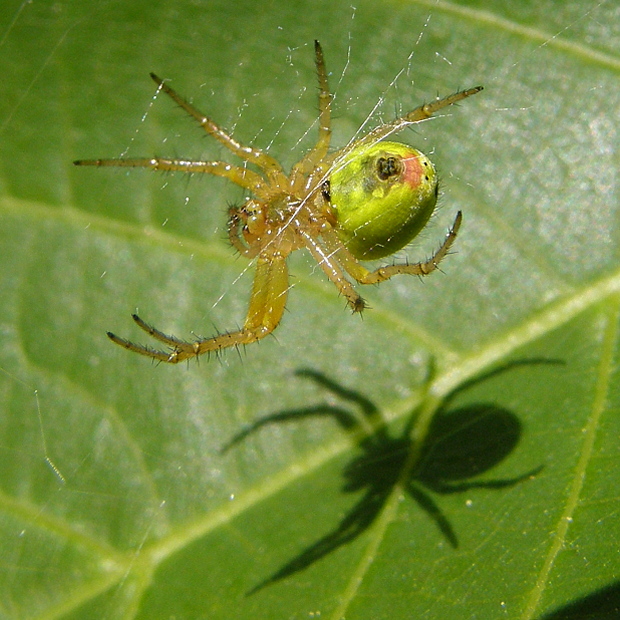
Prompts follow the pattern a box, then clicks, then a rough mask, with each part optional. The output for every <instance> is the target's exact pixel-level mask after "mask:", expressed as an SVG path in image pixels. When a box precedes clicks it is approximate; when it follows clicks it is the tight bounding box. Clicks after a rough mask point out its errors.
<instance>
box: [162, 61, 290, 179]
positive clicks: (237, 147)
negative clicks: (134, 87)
mask: <svg viewBox="0 0 620 620" xmlns="http://www.w3.org/2000/svg"><path fill="white" fill-rule="evenodd" d="M150 76H151V78H152V79H153V81H154V82H155V83H156V84H157V85H158V86H159V88H160V89H161V90H163V91H164V92H165V93H166V95H168V96H169V97H170V98H171V99H172V100H173V101H174V102H175V103H177V104H178V105H179V106H180V107H181V108H183V109H184V110H185V111H186V112H187V113H188V114H189V115H190V116H191V117H193V118H194V119H195V120H196V121H198V123H199V124H200V126H201V127H202V128H203V129H204V130H205V131H206V132H207V133H208V134H209V135H211V136H213V137H214V138H215V139H216V140H217V141H218V142H220V143H221V144H223V145H224V146H225V147H226V148H227V149H228V150H229V151H231V152H232V153H234V154H235V155H237V156H238V157H240V158H241V159H243V160H245V161H249V162H251V163H253V164H256V165H257V166H258V167H259V168H261V169H262V170H264V171H265V173H266V174H267V176H268V177H269V178H270V179H272V180H273V181H274V182H276V184H278V185H280V186H282V187H284V186H285V184H286V179H287V177H286V175H285V174H284V171H283V170H282V166H280V164H279V162H278V161H277V160H276V159H275V158H274V157H271V155H268V154H267V153H265V152H264V151H261V150H260V149H256V148H254V147H251V146H245V145H243V144H241V143H240V142H238V141H237V140H235V139H234V138H233V137H232V136H230V135H228V134H227V133H226V132H225V131H224V130H223V129H222V128H221V127H219V126H218V125H216V124H215V123H214V122H213V121H212V120H211V119H210V118H209V117H208V116H205V115H204V114H203V113H202V112H200V111H199V110H197V109H196V108H195V107H194V106H193V105H191V104H190V103H189V102H188V101H186V100H185V99H183V97H181V95H179V94H178V93H177V92H176V91H175V90H174V89H172V88H171V87H170V86H168V85H167V84H166V83H165V82H164V81H163V80H162V79H161V78H160V77H158V76H157V75H155V74H154V73H151V74H150Z"/></svg>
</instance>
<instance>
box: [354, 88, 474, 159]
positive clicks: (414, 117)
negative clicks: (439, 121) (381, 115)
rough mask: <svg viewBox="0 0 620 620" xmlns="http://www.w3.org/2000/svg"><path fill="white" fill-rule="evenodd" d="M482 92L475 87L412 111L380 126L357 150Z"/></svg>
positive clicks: (364, 138)
mask: <svg viewBox="0 0 620 620" xmlns="http://www.w3.org/2000/svg"><path fill="white" fill-rule="evenodd" d="M481 90H482V86H475V87H474V88H468V89H467V90H461V91H459V92H458V93H453V94H452V95H448V96H447V97H444V98H443V99H436V100H435V101H433V102H432V103H425V104H424V105H421V106H419V107H417V108H416V109H415V110H412V111H411V112H409V113H408V114H405V116H402V117H401V118H397V119H396V120H394V121H392V122H391V123H386V124H385V125H380V126H379V127H377V128H376V129H374V130H373V131H371V132H370V133H368V134H366V135H365V136H364V137H363V138H362V139H361V140H359V141H358V142H357V143H356V145H355V146H356V148H360V147H361V146H364V145H365V144H369V145H370V144H374V143H375V142H379V140H383V139H384V138H387V137H388V136H391V135H392V134H393V133H396V132H398V131H400V130H401V129H404V128H405V127H408V126H409V125H414V124H415V123H419V122H420V121H423V120H426V119H427V118H430V117H431V116H433V114H435V113H436V112H439V110H441V109H442V108H446V107H448V106H450V105H454V104H455V103H458V102H459V101H462V100H463V99H466V98H467V97H471V96H472V95H475V94H476V93H479V92H480V91H481Z"/></svg>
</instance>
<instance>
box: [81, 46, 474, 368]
mask: <svg viewBox="0 0 620 620" xmlns="http://www.w3.org/2000/svg"><path fill="white" fill-rule="evenodd" d="M314 52H315V63H316V68H317V73H318V78H319V138H318V140H317V143H316V144H315V146H314V147H313V148H312V149H311V150H310V151H309V152H308V153H307V154H306V155H305V156H304V157H303V158H302V159H301V160H300V161H299V162H298V163H297V164H295V165H294V166H293V168H292V170H291V172H290V173H289V174H288V175H287V174H286V173H285V172H284V170H283V169H282V166H281V165H280V164H279V163H278V162H277V161H276V159H274V158H273V157H272V156H271V155H268V154H267V153H265V152H264V151H262V150H260V149H258V148H254V147H252V146H244V145H243V144H241V143H240V142H238V141H237V140H235V139H234V138H233V137H232V136H229V135H228V134H227V133H226V132H225V131H224V130H223V129H221V128H220V127H219V126H218V125H216V124H215V123H214V122H213V121H212V120H211V119H210V118H208V117H207V116H205V115H204V114H202V113H201V112H199V111H198V110H197V109H196V108H194V107H193V106H192V105H190V104H189V103H188V102H187V101H185V100H184V99H183V98H182V97H180V96H179V95H178V94H177V93H176V92H175V91H174V90H173V89H172V88H170V87H169V86H168V85H167V84H166V83H165V82H164V81H163V80H161V79H160V78H158V77H157V76H156V75H155V74H153V73H151V77H152V78H153V80H154V81H155V82H156V84H157V85H158V86H159V88H160V89H161V90H163V91H164V92H165V93H166V94H167V95H169V96H170V97H171V98H172V99H173V100H174V101H175V102H176V103H177V104H178V105H179V106H181V107H182V108H183V109H184V110H185V111H186V112H187V113H188V114H189V115H190V116H192V117H193V118H195V119H196V120H197V121H198V123H200V125H201V127H202V128H203V129H204V130H205V131H206V132H207V133H208V134H209V135H211V136H213V137H214V138H215V139H216V140H218V141H219V142H220V143H221V144H223V145H224V146H225V147H226V148H227V149H228V150H230V151H231V152H232V153H234V154H235V155H237V156H238V157H239V158H240V159H242V160H243V161H244V162H245V164H252V165H253V166H254V167H255V168H256V169H257V171H256V170H251V169H249V168H247V167H245V165H244V166H243V167H242V166H234V165H230V164H228V163H225V162H221V161H189V160H185V159H166V158H160V157H153V158H140V159H95V160H79V161H76V162H74V163H75V164H76V165H78V166H123V167H139V168H150V169H152V170H170V171H182V172H187V173H194V172H201V173H205V174H213V175H216V176H220V177H224V178H227V179H229V180H230V181H232V182H233V183H235V184H237V185H239V186H241V187H243V188H244V189H246V190H248V192H250V193H251V194H253V197H251V198H248V199H247V200H246V201H245V203H244V204H243V205H241V206H239V207H231V208H230V209H229V213H228V215H229V219H228V236H229V238H230V242H231V244H232V246H233V247H234V248H235V249H236V250H237V251H238V252H239V253H240V254H242V255H243V256H245V257H247V258H249V259H256V275H255V277H254V284H253V287H252V294H251V298H250V304H249V308H248V314H247V317H246V319H245V323H244V325H243V327H242V328H241V329H239V330H237V331H233V332H229V333H222V334H218V335H215V336H213V337H210V338H198V339H197V340H195V341H193V342H190V341H185V340H181V339H179V338H175V337H174V336H168V335H166V334H164V333H163V332H161V331H159V330H158V329H155V328H154V327H152V326H151V325H149V324H148V323H146V322H144V321H143V320H142V319H141V318H140V317H138V316H137V315H135V314H134V315H133V320H134V321H135V322H136V323H137V324H138V326H139V327H140V328H142V329H143V330H144V331H145V332H147V333H148V334H149V335H150V336H152V337H153V338H155V339H156V340H158V341H159V342H161V343H163V344H164V345H166V347H168V350H163V351H162V350H155V349H152V348H150V347H148V346H144V345H140V344H135V343H133V342H131V341H129V340H125V339H124V338H120V337H119V336H116V335H115V334H112V333H109V332H108V336H109V338H110V339H111V340H112V342H115V343H116V344H118V345H120V346H122V347H124V348H125V349H128V350H129V351H134V352H135V353H140V354H141V355H146V356H147V357H151V358H153V359H156V360H159V361H161V362H168V363H171V364H176V363H178V362H181V361H183V360H188V359H191V358H193V357H196V356H198V355H202V354H203V353H210V352H216V353H217V352H218V351H221V350H222V349H225V348H228V347H237V346H239V345H245V344H249V343H251V342H255V341H257V340H260V339H261V338H264V337H265V336H267V335H268V334H270V333H271V332H272V331H273V330H274V329H275V328H276V327H277V326H278V324H279V323H280V319H281V318H282V314H283V312H284V307H285V304H286V297H287V293H288V289H289V282H288V268H287V264H286V260H287V257H288V255H289V254H290V253H291V252H293V251H295V250H298V249H301V248H307V249H308V250H309V252H310V254H311V255H312V256H313V257H314V259H315V260H316V261H317V263H318V264H319V265H320V267H321V269H322V270H323V271H324V272H325V274H326V275H327V277H328V278H329V279H330V280H331V281H332V282H333V283H334V284H335V285H336V287H337V288H338V290H339V291H340V293H341V294H342V295H343V296H344V297H345V299H346V300H347V302H348V304H349V306H350V307H351V309H352V311H353V312H361V311H362V310H363V309H364V308H365V307H366V304H365V303H364V300H363V299H362V297H361V296H360V295H359V294H358V293H357V291H356V290H355V288H354V287H353V284H352V283H351V281H350V280H349V278H348V277H347V276H349V277H350V278H352V279H353V280H355V281H357V282H359V283H360V284H377V283H379V282H383V281H384V280H387V279H389V278H391V277H392V276H395V275H397V274H401V273H402V274H410V275H416V276H423V275H428V274H429V273H431V272H432V271H435V269H437V266H438V264H439V263H440V261H441V260H442V259H443V258H444V257H445V256H446V254H447V253H448V251H449V250H450V247H451V246H452V243H453V242H454V239H455V238H456V235H457V233H458V230H459V227H460V225H461V219H462V216H461V212H460V211H459V212H458V213H457V215H456V219H455V220H454V224H453V225H452V228H451V229H450V230H449V232H448V234H447V235H446V238H445V240H444V242H443V244H442V245H441V247H440V248H439V250H437V252H435V254H434V255H433V256H432V257H431V258H430V259H428V260H427V261H424V262H421V263H415V264H402V265H390V266H385V267H379V268H378V269H375V270H374V271H373V270H369V269H367V268H366V267H364V266H363V265H362V264H361V263H360V262H359V261H360V260H363V261H365V260H374V259H377V258H383V257H386V256H389V255H390V254H394V252H397V251H398V250H400V249H401V248H403V247H404V246H405V245H407V244H408V243H409V242H410V241H411V240H412V239H413V238H414V237H415V236H416V235H417V234H418V233H419V232H420V231H421V230H422V229H423V228H424V226H425V225H426V223H427V222H428V220H429V218H430V216H431V215H432V213H433V211H434V209H435V205H436V203H437V194H438V185H437V173H436V171H435V167H434V166H433V164H432V162H431V161H430V160H429V159H428V157H426V155H424V154H423V153H421V152H420V151H418V150H416V149H414V148H412V147H410V146H407V145H405V144H400V143H397V142H382V140H383V139H384V138H387V137H388V136H390V135H392V134H393V133H396V132H398V131H400V130H401V129H404V128H405V127H409V126H410V125H413V124H415V123H419V122H420V121H422V120H425V119H427V118H429V117H431V116H432V115H433V114H435V113H436V112H437V111H438V110H441V109H442V108H445V107H446V106H450V105H452V104H454V103H456V102H458V101H461V100H463V99H465V98H466V97H470V96H471V95H475V94H476V93H478V92H480V91H481V90H482V86H476V87H475V88H470V89H468V90H464V91H460V92H457V93H454V94H452V95H450V96H449V97H445V98H444V99H436V100H435V101H433V102H432V103H429V104H424V105H421V106H419V107H418V108H416V109H415V110H413V111H411V112H409V113H408V114H406V115H405V116H403V117H401V118H398V119H396V120H394V121H392V122H391V123H386V124H384V125H380V126H379V127H377V128H375V129H373V130H372V131H370V132H369V133H368V134H366V135H365V136H364V137H362V138H361V139H359V140H357V141H355V142H353V143H351V144H349V145H348V146H345V147H344V148H342V149H340V150H338V151H336V152H333V153H330V152H329V149H330V140H331V133H332V130H331V106H332V95H331V93H330V92H329V88H328V84H327V72H326V70H325V62H324V60H323V50H322V49H321V46H320V44H319V42H318V41H315V42H314Z"/></svg>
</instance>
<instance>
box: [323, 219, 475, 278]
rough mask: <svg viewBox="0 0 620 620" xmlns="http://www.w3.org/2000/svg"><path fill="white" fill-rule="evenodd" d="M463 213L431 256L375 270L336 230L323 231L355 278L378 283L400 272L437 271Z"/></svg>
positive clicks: (342, 263) (413, 273) (419, 272)
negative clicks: (420, 260)
mask: <svg viewBox="0 0 620 620" xmlns="http://www.w3.org/2000/svg"><path fill="white" fill-rule="evenodd" d="M462 220H463V215H462V213H461V212H460V211H459V212H458V213H457V214H456V218H455V219H454V223H453V224H452V227H451V228H450V230H449V231H448V234H447V235H446V238H445V240H444V242H443V243H442V245H441V247H440V248H439V249H438V250H437V252H435V254H433V256H431V258H429V259H428V260H427V261H424V262H422V263H413V264H404V265H388V266H386V267H379V268H378V269H375V270H374V271H370V270H369V269H366V267H364V266H363V265H362V264H361V263H360V262H358V260H357V259H356V258H355V257H354V256H353V254H351V252H349V250H347V249H346V248H345V247H344V245H343V244H342V242H341V241H340V239H339V238H338V236H337V235H336V233H335V231H333V230H330V231H326V232H324V233H323V238H324V240H325V243H326V245H327V246H328V247H329V248H330V249H331V251H332V255H333V256H335V257H336V258H337V259H338V262H339V263H340V264H341V265H342V266H343V268H344V269H345V270H346V271H347V273H349V274H350V275H351V276H352V277H353V278H355V279H356V280H357V281H358V282H359V283H360V284H378V283H379V282H383V281H385V280H389V279H390V278H391V277H393V276H395V275H398V274H401V273H402V274H409V275H415V276H426V275H428V274H429V273H432V272H433V271H435V270H436V269H437V268H438V266H439V263H440V262H441V261H442V260H443V259H444V258H445V256H446V254H448V252H449V251H450V248H451V247H452V244H453V243H454V240H455V239H456V236H457V234H458V232H459V228H460V227H461V222H462Z"/></svg>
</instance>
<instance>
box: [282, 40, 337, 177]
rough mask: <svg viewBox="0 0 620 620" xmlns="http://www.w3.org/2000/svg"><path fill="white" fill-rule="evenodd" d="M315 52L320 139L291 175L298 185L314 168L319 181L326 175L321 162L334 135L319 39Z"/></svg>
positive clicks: (330, 97)
mask: <svg viewBox="0 0 620 620" xmlns="http://www.w3.org/2000/svg"><path fill="white" fill-rule="evenodd" d="M314 54H315V64H316V72H317V76H318V79H319V139H318V140H317V142H316V144H315V145H314V147H313V148H312V149H311V150H310V151H308V153H307V154H306V155H305V156H304V157H303V159H301V160H300V161H299V163H297V164H296V165H295V166H294V167H293V170H292V171H291V176H290V186H291V187H297V186H298V185H300V184H302V183H303V179H305V178H306V177H307V176H308V175H309V174H310V173H311V172H312V171H313V170H316V172H317V177H318V178H317V179H316V180H317V182H320V181H321V180H322V178H323V177H324V176H325V174H326V171H327V166H325V167H324V168H323V167H320V164H321V162H322V161H323V160H324V159H325V157H326V156H327V153H328V151H329V145H330V142H331V137H332V129H331V113H332V100H333V95H332V94H331V93H330V92H329V84H328V82H327V69H326V68H325V59H324V58H323V49H322V48H321V44H320V43H319V42H318V41H315V42H314Z"/></svg>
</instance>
